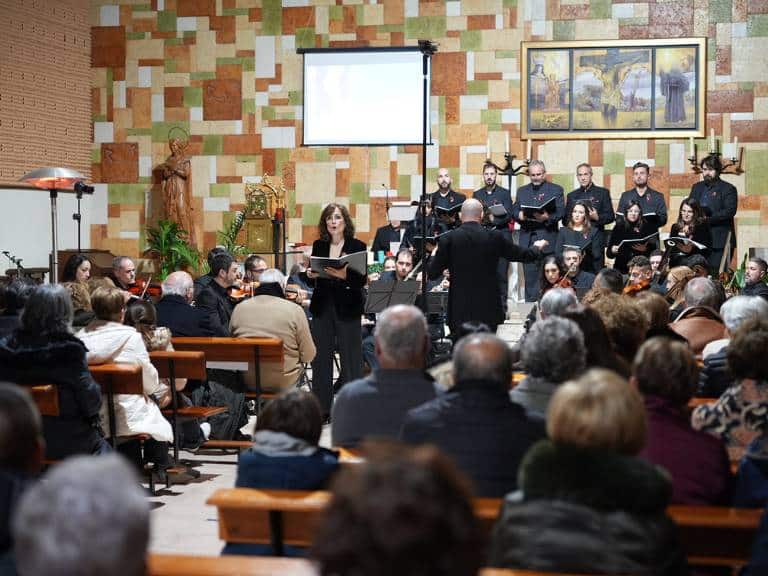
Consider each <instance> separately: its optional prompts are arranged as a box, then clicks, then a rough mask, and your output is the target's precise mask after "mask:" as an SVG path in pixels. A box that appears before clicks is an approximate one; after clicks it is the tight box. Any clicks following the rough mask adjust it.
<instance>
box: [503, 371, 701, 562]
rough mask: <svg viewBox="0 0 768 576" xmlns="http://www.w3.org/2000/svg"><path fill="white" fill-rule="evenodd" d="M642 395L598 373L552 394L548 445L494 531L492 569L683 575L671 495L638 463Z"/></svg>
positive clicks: (530, 464) (534, 455) (524, 473)
mask: <svg viewBox="0 0 768 576" xmlns="http://www.w3.org/2000/svg"><path fill="white" fill-rule="evenodd" d="M645 430H646V427H645V411H644V410H643V404H642V399H641V398H640V395H639V394H638V392H637V390H635V389H634V388H632V387H631V386H629V385H628V384H627V382H626V380H624V379H622V378H620V377H619V376H617V375H616V374H614V373H613V372H610V371H608V370H600V369H593V370H590V371H589V372H587V373H586V374H585V375H584V376H582V377H581V378H579V379H578V380H576V381H573V382H567V383H566V384H563V385H562V386H561V387H560V388H559V389H558V391H557V392H556V393H555V396H554V398H553V399H552V402H551V403H550V405H549V411H548V414H547V434H548V436H549V440H546V441H543V442H540V443H538V444H537V445H536V446H534V447H533V448H532V449H531V450H530V451H529V452H528V454H527V455H526V457H525V460H524V462H523V464H522V466H521V469H520V488H521V493H518V494H510V495H509V496H507V498H506V499H505V502H504V506H503V508H502V511H501V515H500V517H499V520H498V522H497V524H496V527H495V528H494V532H493V539H492V544H491V549H490V565H491V566H497V567H501V568H519V569H527V570H544V571H549V572H572V573H579V574H654V575H667V574H668V575H670V576H671V575H679V574H685V573H687V571H686V566H685V556H684V554H683V553H682V551H681V549H680V546H679V544H678V542H677V528H676V526H675V524H674V523H673V522H672V520H671V519H670V518H669V517H668V516H667V515H666V514H665V509H666V507H667V505H668V504H669V497H670V494H671V487H670V485H669V481H668V480H667V478H666V477H665V476H664V475H663V474H662V473H661V472H660V471H659V470H658V469H657V468H656V467H655V466H653V465H651V464H649V463H647V462H646V461H644V460H641V459H640V458H638V457H637V456H636V455H637V453H638V452H639V451H640V449H641V448H642V447H643V442H644V441H645Z"/></svg>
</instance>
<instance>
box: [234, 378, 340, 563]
mask: <svg viewBox="0 0 768 576" xmlns="http://www.w3.org/2000/svg"><path fill="white" fill-rule="evenodd" d="M322 422H323V418H322V414H321V410H320V403H319V402H318V400H317V398H315V396H314V395H313V394H311V393H309V392H304V391H302V390H298V389H294V390H289V391H287V392H284V393H282V394H280V395H279V396H277V397H276V398H273V399H272V400H270V401H269V402H267V404H266V406H264V409H263V410H262V411H261V412H260V413H259V417H258V419H257V420H256V430H255V432H254V435H253V445H252V446H251V447H250V448H248V449H247V450H245V451H243V452H242V453H241V454H240V460H239V461H238V464H237V481H236V486H237V487H238V488H261V489H273V490H320V489H323V488H325V487H326V486H327V484H328V481H329V479H330V478H331V476H332V475H333V474H334V473H335V472H336V470H337V469H338V467H339V462H338V456H337V455H336V453H335V452H331V451H330V450H326V449H325V448H320V447H319V446H318V443H319V442H320V433H321V432H322V429H323V424H322ZM285 552H286V553H287V554H288V555H297V554H298V553H299V551H298V549H296V548H290V547H289V548H288V549H287V550H286V551H285ZM222 554H254V555H272V554H274V550H272V547H271V546H269V545H252V544H243V543H235V542H228V543H227V545H226V546H225V547H224V550H223V551H222Z"/></svg>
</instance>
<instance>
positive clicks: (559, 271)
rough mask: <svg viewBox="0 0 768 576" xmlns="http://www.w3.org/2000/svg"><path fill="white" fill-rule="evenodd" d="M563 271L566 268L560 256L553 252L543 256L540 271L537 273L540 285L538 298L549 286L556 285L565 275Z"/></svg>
mask: <svg viewBox="0 0 768 576" xmlns="http://www.w3.org/2000/svg"><path fill="white" fill-rule="evenodd" d="M565 273H566V268H565V264H564V263H563V259H562V258H561V257H559V256H555V255H554V254H549V255H548V256H545V257H544V259H543V260H542V264H541V272H540V273H539V286H540V287H541V291H540V292H539V300H541V297H542V296H544V294H546V293H547V292H548V291H549V290H550V288H554V287H555V286H557V284H558V282H560V280H562V279H563V276H565Z"/></svg>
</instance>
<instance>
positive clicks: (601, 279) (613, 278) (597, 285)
mask: <svg viewBox="0 0 768 576" xmlns="http://www.w3.org/2000/svg"><path fill="white" fill-rule="evenodd" d="M623 289H624V277H623V276H622V274H621V272H619V271H618V270H616V269H615V268H603V269H602V270H600V271H599V272H598V273H597V275H596V276H595V281H594V282H593V283H592V288H591V289H590V290H589V291H588V292H587V293H586V294H584V296H583V297H582V298H581V303H582V304H584V305H585V306H586V305H591V304H593V303H595V302H597V301H598V300H599V299H600V298H601V297H602V296H603V295H605V294H621V291H622V290H623Z"/></svg>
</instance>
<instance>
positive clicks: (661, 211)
mask: <svg viewBox="0 0 768 576" xmlns="http://www.w3.org/2000/svg"><path fill="white" fill-rule="evenodd" d="M650 173H651V169H650V168H649V167H648V164H646V163H644V162H636V163H635V165H634V166H632V182H633V183H634V185H635V187H634V188H632V189H631V190H627V191H626V192H623V193H622V194H621V198H619V206H618V208H617V209H616V211H617V212H619V213H620V214H625V213H626V211H627V208H629V204H630V203H631V202H632V201H633V200H634V201H637V202H638V203H639V204H640V206H641V208H642V210H643V216H644V217H645V216H646V214H655V217H654V218H652V219H649V218H647V217H646V218H645V219H646V220H650V221H651V222H653V224H654V225H655V226H656V227H657V228H661V227H662V226H664V225H665V224H666V223H667V203H666V202H665V201H664V195H663V194H662V193H661V192H657V191H656V190H654V189H653V188H651V187H650V186H648V176H649V175H650Z"/></svg>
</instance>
